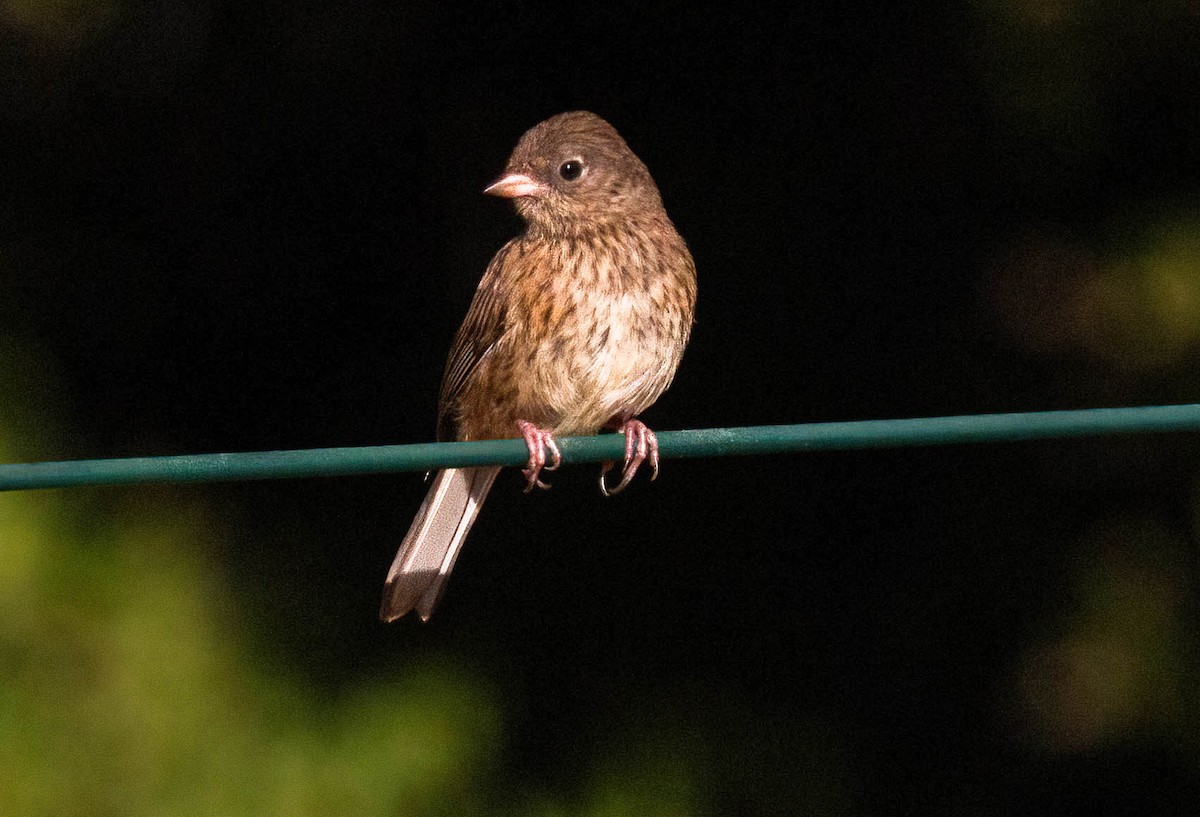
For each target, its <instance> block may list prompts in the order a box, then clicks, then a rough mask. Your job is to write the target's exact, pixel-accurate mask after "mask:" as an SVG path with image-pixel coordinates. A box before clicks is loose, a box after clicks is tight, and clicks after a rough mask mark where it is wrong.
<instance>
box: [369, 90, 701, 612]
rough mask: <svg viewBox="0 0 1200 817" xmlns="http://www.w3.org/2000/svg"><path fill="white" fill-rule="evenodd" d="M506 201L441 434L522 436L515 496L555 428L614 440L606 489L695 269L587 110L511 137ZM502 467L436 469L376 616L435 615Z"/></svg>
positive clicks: (441, 402) (668, 375)
mask: <svg viewBox="0 0 1200 817" xmlns="http://www.w3.org/2000/svg"><path fill="white" fill-rule="evenodd" d="M483 192H484V193H485V194H488V195H491V196H498V197H501V198H505V199H510V200H512V202H513V203H514V205H515V207H516V210H517V212H518V214H519V215H520V216H521V218H522V220H523V222H524V230H523V231H522V232H521V233H520V234H519V235H517V236H516V237H514V238H513V239H511V240H510V241H508V243H506V244H505V245H504V246H503V247H502V248H501V249H500V250H499V251H498V252H497V253H496V255H495V257H493V258H492V261H491V263H490V264H488V266H487V269H486V271H485V272H484V274H483V278H482V279H481V280H480V282H479V285H478V287H477V288H476V290H475V295H474V297H473V299H472V301H471V305H470V308H469V309H468V310H467V315H466V318H465V319H464V320H463V322H462V326H461V327H460V328H459V330H458V332H457V333H456V334H455V336H454V341H453V343H452V345H451V348H450V353H449V355H448V357H447V360H446V367H445V371H444V374H443V377H442V383H441V389H440V393H439V397H438V416H437V437H438V439H439V440H459V441H469V440H485V439H504V438H521V439H523V440H524V441H525V443H526V446H527V448H528V450H529V459H528V462H527V463H526V465H525V468H524V469H523V471H522V473H523V474H524V477H525V490H526V492H528V491H530V490H532V489H533V488H535V487H539V488H545V487H548V486H547V485H546V483H544V482H543V481H542V479H541V475H542V473H543V471H553V470H555V469H556V468H558V467H559V465H560V464H561V462H562V455H561V453H560V452H559V450H558V445H557V443H556V441H555V437H556V436H564V437H565V436H573V435H589V434H596V433H598V432H599V431H601V430H612V431H616V432H619V433H621V434H624V435H625V459H624V463H623V466H622V469H621V474H620V480H619V481H618V482H617V484H616V485H615V486H613V487H609V485H608V483H607V482H606V473H607V472H608V470H609V469H611V467H612V465H613V463H606V464H605V465H604V467H603V468H602V470H601V473H600V490H601V492H602V493H603V494H605V495H611V494H615V493H619V492H620V491H622V490H624V489H625V487H626V486H627V485H629V483H630V481H631V480H632V479H633V477H634V475H635V474H636V473H637V471H638V468H639V467H640V466H641V465H642V463H643V462H645V461H646V460H649V462H650V468H651V470H652V476H651V479H653V478H655V477H657V476H658V466H659V461H658V440H657V438H656V437H655V435H654V432H652V431H651V430H650V429H649V428H648V427H647V426H646V425H645V424H644V423H643V422H642V421H641V420H639V419H638V415H639V414H641V413H642V412H643V411H644V410H645V409H647V408H648V407H649V406H650V405H651V404H653V403H654V402H655V401H656V400H657V399H658V398H659V396H660V395H661V394H662V393H663V392H664V391H665V390H666V389H667V387H668V386H669V385H670V384H671V381H672V380H673V379H674V376H675V371H676V369H677V368H678V366H679V362H680V359H681V357H682V356H683V352H684V348H685V347H686V346H687V343H688V339H689V337H690V335H691V331H692V325H693V322H694V315H695V307H696V267H695V263H694V261H693V259H692V255H691V253H690V252H689V250H688V247H687V244H686V243H685V242H684V240H683V238H682V237H681V236H680V235H679V233H678V231H677V230H676V229H675V225H674V224H673V223H672V222H671V219H670V218H668V216H667V213H666V210H665V209H664V207H663V203H662V198H661V196H660V194H659V191H658V187H657V186H656V185H655V183H654V180H653V178H651V176H650V172H649V171H648V170H647V169H646V166H645V164H643V163H642V161H641V160H640V159H639V158H638V157H637V156H636V155H635V154H634V153H633V151H632V150H631V149H630V148H629V146H628V145H627V144H626V143H625V140H624V139H622V138H621V136H620V135H619V134H618V133H617V131H616V129H615V128H613V126H612V125H610V124H609V123H608V122H606V121H605V120H604V119H602V118H601V117H599V116H597V115H596V114H594V113H590V112H588V111H570V112H567V113H561V114H558V115H557V116H553V117H551V118H549V119H547V120H545V121H543V122H541V123H539V124H537V125H535V126H534V127H532V128H530V129H529V130H528V131H526V132H525V134H524V135H523V136H521V138H520V139H519V140H518V142H517V145H516V147H515V148H514V149H513V152H512V155H511V156H510V157H509V160H508V162H507V164H506V166H505V168H504V172H503V174H502V175H501V176H500V177H499V179H497V180H496V181H495V182H493V183H492V184H491V185H489V186H488V187H487V188H485V189H484V191H483ZM499 471H500V468H499V467H498V466H497V467H491V466H488V467H470V468H447V469H443V470H441V471H438V472H437V473H436V474H435V476H434V477H433V481H432V483H431V485H430V488H429V491H428V494H427V495H426V497H425V500H424V502H423V503H422V504H421V507H420V510H419V511H418V512H417V515H416V518H415V519H414V520H413V523H412V526H411V527H410V528H409V531H408V533H407V535H406V536H405V537H404V540H403V542H402V543H401V545H400V548H399V551H398V552H397V554H396V558H395V561H394V562H393V563H392V566H391V569H390V570H389V572H388V576H387V581H386V583H385V585H384V591H383V601H382V604H381V605H380V611H379V615H380V618H381V619H382V620H383V621H385V622H390V621H394V620H396V619H398V618H400V617H401V616H403V615H405V614H406V613H408V612H409V611H412V610H415V611H416V612H417V614H418V615H419V616H420V617H421V619H422V620H423V621H428V620H429V617H430V616H431V615H432V614H433V610H434V608H435V607H436V606H437V604H438V601H439V600H440V598H441V595H442V592H443V590H444V588H445V583H446V580H447V578H448V577H449V574H450V571H451V570H452V568H453V567H454V562H455V560H456V559H457V558H458V553H459V550H460V549H461V547H462V544H463V540H464V539H465V538H466V535H467V532H468V531H469V530H470V528H471V526H472V524H474V522H475V519H476V517H477V516H478V514H479V511H480V508H481V507H482V506H483V502H484V500H485V499H486V497H487V495H488V492H489V490H490V489H491V487H492V484H493V482H494V481H495V479H496V475H497V474H498V473H499Z"/></svg>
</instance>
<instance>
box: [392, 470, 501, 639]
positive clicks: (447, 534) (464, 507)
mask: <svg viewBox="0 0 1200 817" xmlns="http://www.w3.org/2000/svg"><path fill="white" fill-rule="evenodd" d="M498 473H500V469H499V468H492V467H487V468H447V469H446V470H444V471H438V472H437V475H436V476H435V477H434V478H433V485H431V486H430V487H429V493H428V494H426V496H425V501H424V502H422V503H421V510H419V511H418V512H417V518H416V519H414V520H413V523H412V527H410V528H409V529H408V533H407V534H405V536H404V541H403V542H402V543H401V544H400V550H399V551H398V552H397V553H396V560H395V561H394V562H392V569H391V570H389V571H388V577H387V582H386V583H385V584H384V586H383V604H382V605H381V606H380V608H379V617H380V618H381V619H383V620H384V621H395V620H396V619H398V618H400V616H402V615H404V614H405V613H407V612H408V611H409V610H413V609H415V610H416V611H417V614H418V615H420V616H421V620H422V621H428V620H429V617H430V616H431V615H432V614H433V608H434V607H436V606H437V603H438V600H439V599H440V598H441V596H442V589H443V587H444V586H445V584H446V579H447V578H448V577H449V576H450V571H451V570H453V569H454V560H455V559H457V558H458V551H459V549H460V548H461V547H462V543H463V540H464V539H465V538H466V536H467V531H469V530H470V529H471V525H473V524H474V523H475V517H476V516H478V515H479V509H480V508H481V507H483V500H484V499H486V498H487V494H488V491H489V490H490V489H491V487H492V483H493V482H494V481H495V479H496V474H498Z"/></svg>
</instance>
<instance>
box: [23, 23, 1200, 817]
mask: <svg viewBox="0 0 1200 817" xmlns="http://www.w3.org/2000/svg"><path fill="white" fill-rule="evenodd" d="M1198 29H1200V7H1198V6H1197V5H1196V3H1195V2H1192V0H1154V1H1153V2H1143V3H1122V2H1115V0H1048V1H1047V2H1034V1H1033V0H973V1H972V0H963V1H962V2H957V3H936V2H924V3H916V4H894V6H893V7H890V8H886V9H882V10H881V9H880V8H879V7H877V6H873V5H869V4H853V3H851V4H823V5H822V4H817V5H812V4H809V5H808V6H803V5H801V6H797V7H796V9H795V10H793V11H785V10H779V11H765V10H756V9H752V8H749V7H745V6H742V5H738V6H734V7H730V8H727V9H721V8H707V9H705V8H702V7H700V6H697V5H696V4H690V3H664V4H639V5H637V6H630V7H626V8H612V7H609V8H599V7H592V6H571V5H557V4H539V3H530V2H498V3H481V4H478V5H470V4H468V5H460V4H450V3H436V2H412V3H396V2H384V1H383V0H379V1H378V2H356V3H350V2H338V1H337V0H324V1H323V2H316V1H315V0H314V1H313V2H309V1H307V0H301V2H292V3H286V4H259V3H233V2H226V0H175V2H171V3H165V4H164V3H156V2H143V1H142V0H3V1H2V2H0V455H2V456H0V459H3V460H4V461H10V462H20V461H34V460H47V459H66V458H91V457H112V456H129V455H156V454H173V453H192V452H214V451H241V450H260V449H278V448H307V447H320V446H343V445H372V444H384V443H402V442H419V441H426V440H429V439H431V438H432V434H433V420H434V413H435V401H436V391H437V385H438V380H439V377H440V372H441V365H442V362H443V360H444V355H445V352H446V349H447V347H448V345H449V342H450V338H451V336H452V334H453V332H454V329H455V328H456V326H457V323H458V321H459V320H460V319H461V317H462V315H463V313H464V311H465V309H466V306H467V304H468V302H469V300H470V296H471V293H472V290H473V288H474V286H475V283H476V281H477V280H478V277H479V275H480V274H481V273H482V271H483V268H484V266H485V265H486V263H487V261H488V259H489V258H490V257H491V254H492V253H493V252H494V251H495V250H496V248H498V247H499V246H500V244H501V243H502V242H503V241H504V240H505V239H506V238H507V237H509V236H511V235H512V234H513V233H514V232H515V231H516V230H517V229H518V226H519V222H518V221H517V219H516V217H515V215H513V213H512V212H511V210H510V208H508V207H507V206H505V204H504V203H502V202H497V201H494V200H489V199H486V198H485V197H483V196H481V195H479V191H480V190H481V189H482V187H483V186H484V185H485V184H486V183H488V182H489V181H491V180H492V179H493V178H494V177H495V176H496V174H498V172H499V171H500V170H501V168H502V167H503V163H504V160H505V158H506V156H507V154H508V152H509V150H510V149H511V147H512V145H513V144H514V143H515V141H516V139H517V137H518V136H519V135H520V134H521V132H523V131H524V130H525V129H526V128H528V127H529V126H531V125H533V124H534V123H536V122H537V121H539V120H541V119H543V118H545V117H546V116H549V115H551V114H554V113H557V112H559V111H563V110H570V109H577V108H585V109H591V110H595V111H596V112H598V113H600V114H601V115H603V116H605V117H606V118H608V119H609V120H610V121H611V122H613V123H614V124H615V125H616V126H617V128H618V129H619V130H620V131H621V132H622V134H623V135H624V136H625V137H626V139H627V140H628V141H629V142H630V144H631V145H632V147H633V148H634V150H635V151H636V152H638V154H639V155H640V156H641V157H642V158H643V159H644V160H645V161H646V163H647V164H648V166H649V167H650V168H651V170H652V172H653V173H654V175H655V177H656V179H657V180H658V182H659V186H660V187H661V189H662V191H663V194H664V198H665V200H666V203H667V207H668V210H669V212H670V213H671V215H672V217H673V218H674V220H675V221H676V223H677V224H678V226H679V229H680V231H681V232H682V233H683V234H684V235H685V236H686V237H687V238H688V240H689V242H690V244H691V246H692V249H693V252H694V255H695V257H696V261H697V264H698V267H699V271H700V286H701V290H700V292H701V295H700V304H699V314H698V322H697V325H696V330H695V334H694V340H693V343H692V346H691V348H690V350H689V352H688V354H687V356H686V357H685V359H684V363H683V366H682V368H681V370H680V373H679V375H678V377H677V379H676V383H675V385H674V386H673V388H672V390H671V391H670V392H669V393H668V394H667V395H666V396H665V397H664V398H663V399H662V400H661V401H660V403H659V404H658V405H657V406H656V407H655V408H654V409H652V410H651V411H650V412H649V413H648V414H647V415H646V419H647V420H648V421H649V422H650V423H651V425H653V426H654V427H656V428H659V429H672V428H689V427H692V428H695V427H709V426H729V425H751V424H760V423H794V422H805V421H819V420H844V419H861V418H888V417H906V416H924V415H941V414H954V413H970V412H992V411H1021V410H1043V409H1055V408H1075V407H1090V406H1116V405H1138V404H1155V403H1166V402H1196V401H1200V187H1198V185H1200V150H1198V149H1197V144H1196V139H1197V133H1200V115H1198V111H1200V104H1198V103H1197V100H1200V36H1198V35H1200V30H1198ZM553 483H554V489H553V490H552V491H549V492H544V493H539V494H538V495H536V496H524V495H522V493H521V491H520V487H521V485H520V480H519V477H517V476H514V475H509V476H502V478H501V480H500V481H499V483H498V486H497V488H496V490H495V491H494V492H493V494H492V497H491V499H489V502H488V507H487V508H486V510H485V512H484V514H483V516H482V518H481V520H480V522H479V524H478V525H477V527H476V528H475V531H474V532H473V534H472V538H471V541H470V542H469V544H468V546H467V548H466V549H465V551H464V554H463V556H462V558H461V559H460V560H459V563H458V566H457V569H456V572H455V576H454V579H453V581H452V582H451V583H450V585H449V590H448V592H447V595H446V597H445V599H444V601H443V604H442V606H441V608H440V609H439V610H438V612H437V614H436V615H435V616H434V618H433V620H432V621H431V622H430V623H429V624H426V625H421V624H420V623H419V622H417V621H412V620H405V621H402V622H400V623H398V624H396V625H393V626H384V625H382V624H380V623H379V622H378V621H377V619H376V608H377V602H378V597H379V591H380V587H381V583H382V579H383V576H384V573H385V571H386V569H387V566H388V564H389V563H390V561H391V559H392V555H393V552H394V549H395V547H396V545H397V543H398V542H399V540H400V537H401V536H402V534H403V532H404V530H405V529H406V527H407V525H408V523H409V521H410V519H411V517H412V514H413V513H414V511H415V510H416V508H417V506H418V504H419V503H420V500H421V498H422V496H423V493H424V490H425V487H424V484H423V483H422V481H421V479H420V477H419V476H417V475H397V476H377V477H358V478H347V479H322V480H297V481H281V482H266V483H240V484H218V485H210V486H191V487H171V488H167V487H161V486H157V487H156V486H141V487H131V488H123V489H104V490H99V489H97V490H70V491H37V492H26V493H10V494H4V495H0V800H2V801H3V805H2V806H0V810H2V811H3V812H4V813H5V814H13V815H48V814H54V815H81V816H83V815H114V814H121V815H171V814H189V815H194V814H222V815H238V814H293V815H340V814H346V815H351V814H352V815H443V814H445V815H449V814H454V815H471V814H497V813H499V814H513V815H526V814H533V815H576V814H578V815H647V814H667V815H715V814H821V815H829V814H867V815H872V814H877V815H889V814H929V815H940V814H945V815H957V814H964V813H970V814H977V815H987V814H996V815H1007V814H1015V813H1025V814H1030V813H1036V814H1046V815H1072V814H1089V815H1106V814H1126V813H1138V814H1143V815H1145V814H1178V813H1187V812H1190V811H1192V810H1194V808H1195V803H1196V802H1200V704H1198V702H1200V697H1198V696H1200V620H1198V619H1197V612H1198V611H1197V600H1198V583H1197V564H1196V543H1197V537H1198V535H1200V530H1198V524H1200V441H1198V440H1197V439H1196V437H1195V436H1193V435H1164V436H1153V437H1150V436H1147V437H1128V438H1109V439H1093V440H1073V441H1048V442H1039V443H1022V444H1003V445H975V446H959V447H948V448H941V449H929V450H912V449H906V450H895V451H887V450H882V451H870V452H857V453H822V454H813V455H795V456H775V457H761V458H756V459H730V460H709V461H695V460H693V461H668V462H666V463H665V465H664V470H663V475H662V478H661V479H660V480H659V481H658V482H657V483H655V484H653V485H651V484H649V483H647V482H641V481H639V483H638V484H636V485H635V486H634V488H633V489H632V490H630V491H629V492H627V493H626V494H625V495H622V496H621V497H618V498H614V499H609V500H605V499H603V498H601V497H600V496H599V494H598V493H597V491H596V488H595V472H594V469H593V467H591V466H587V467H577V468H567V469H565V470H564V471H562V472H559V473H557V474H555V475H554V478H553Z"/></svg>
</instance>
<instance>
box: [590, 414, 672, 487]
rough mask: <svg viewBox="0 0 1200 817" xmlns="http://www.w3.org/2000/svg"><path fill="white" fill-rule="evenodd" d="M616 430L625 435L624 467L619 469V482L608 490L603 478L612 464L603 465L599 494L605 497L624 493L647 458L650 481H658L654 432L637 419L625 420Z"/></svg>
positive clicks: (656, 438)
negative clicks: (648, 460) (648, 459)
mask: <svg viewBox="0 0 1200 817" xmlns="http://www.w3.org/2000/svg"><path fill="white" fill-rule="evenodd" d="M617 430H618V431H619V432H621V433H622V434H624V435H625V465H624V466H623V467H622V469H621V481H620V482H618V483H617V484H616V486H615V487H613V488H609V487H608V485H607V484H606V483H605V482H604V477H605V475H607V474H608V472H609V470H611V469H612V467H613V463H611V462H606V463H604V466H603V468H602V469H601V471H600V493H602V494H604V495H605V496H612V495H613V494H619V493H621V491H624V490H625V487H626V486H627V485H629V483H630V481H632V480H633V476H634V474H636V473H637V470H638V468H639V467H640V466H641V464H642V463H643V462H645V460H646V458H647V457H649V458H650V468H651V473H650V479H652V480H653V479H658V437H656V436H654V432H653V431H651V430H650V429H649V428H647V427H646V424H645V423H643V422H642V421H641V420H638V419H629V420H626V421H625V422H624V423H622V424H621V426H620V428H618V429H617Z"/></svg>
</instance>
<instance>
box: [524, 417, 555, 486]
mask: <svg viewBox="0 0 1200 817" xmlns="http://www.w3.org/2000/svg"><path fill="white" fill-rule="evenodd" d="M517 428H519V429H520V430H521V436H522V437H524V438H525V445H526V446H527V447H528V448H529V462H528V463H526V465H525V468H523V469H522V470H521V473H522V474H524V475H525V479H526V482H527V484H526V485H525V493H529V492H530V491H532V490H533V489H534V488H535V487H536V488H549V487H550V486H549V485H547V484H546V483H544V482H542V481H541V480H540V479H538V475H539V474H541V473H542V469H543V468H544V469H545V470H547V471H554V470H556V469H557V468H558V466H560V465H562V454H561V453H559V450H558V444H557V443H556V442H554V433H553V432H551V431H548V430H546V429H544V428H538V427H537V426H535V425H534V424H533V423H531V422H529V421H527V420H517ZM547 451H549V452H550V455H551V460H550V462H549V463H547V460H546V452H547Z"/></svg>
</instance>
